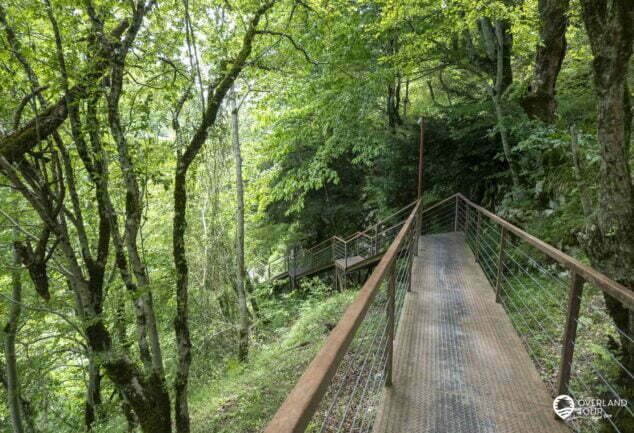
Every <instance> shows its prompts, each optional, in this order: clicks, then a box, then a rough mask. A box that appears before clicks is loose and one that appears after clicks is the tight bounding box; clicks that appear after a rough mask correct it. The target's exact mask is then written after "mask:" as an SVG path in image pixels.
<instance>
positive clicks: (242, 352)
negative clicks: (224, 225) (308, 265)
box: [230, 88, 249, 361]
mask: <svg viewBox="0 0 634 433" xmlns="http://www.w3.org/2000/svg"><path fill="white" fill-rule="evenodd" d="M230 104H231V139H232V144H233V155H234V158H235V166H236V292H237V294H238V311H239V312H240V331H239V345H238V356H239V358H240V360H241V361H245V360H246V359H247V356H248V354H249V309H248V307H247V294H246V285H245V270H244V184H243V180H242V155H241V153H240V134H239V126H240V125H239V119H238V106H237V104H236V94H235V88H234V89H232V92H231V98H230Z"/></svg>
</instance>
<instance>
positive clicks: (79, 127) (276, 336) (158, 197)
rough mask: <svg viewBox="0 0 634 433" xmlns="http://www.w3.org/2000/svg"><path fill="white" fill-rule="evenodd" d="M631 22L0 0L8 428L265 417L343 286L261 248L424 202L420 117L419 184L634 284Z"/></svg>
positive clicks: (342, 7) (590, 3) (345, 4)
mask: <svg viewBox="0 0 634 433" xmlns="http://www.w3.org/2000/svg"><path fill="white" fill-rule="evenodd" d="M632 29H634V5H633V4H632V2H631V1H628V0H613V1H612V0H611V1H607V0H570V1H568V0H565V1H563V0H561V1H558V0H501V1H472V0H447V1H429V0H423V1H421V0H416V1H414V0H362V1H348V0H329V1H324V0H267V1H256V0H231V1H226V0H164V1H156V0H134V1H128V2H119V1H113V0H82V1H81V2H77V1H72V0H2V1H0V101H1V102H0V265H1V266H0V327H1V329H2V332H1V333H0V338H1V341H2V343H3V351H4V357H2V358H0V379H2V380H1V383H0V385H1V386H0V433H8V432H11V431H13V432H15V433H22V432H28V433H36V432H37V433H40V432H41V433H46V432H53V431H55V432H63V431H68V432H76V431H82V430H87V431H99V432H100V431H103V432H122V431H143V432H146V433H149V432H172V431H176V432H178V433H188V432H189V431H195V432H199V431H232V432H235V431H245V432H246V431H257V430H258V429H259V428H261V427H262V425H263V423H264V422H265V421H266V419H268V417H270V415H271V413H272V411H274V410H275V408H276V406H277V405H278V404H279V402H280V401H281V399H283V396H284V394H285V391H286V390H287V389H288V388H290V387H291V386H292V383H293V380H294V377H293V378H291V376H285V375H284V372H295V373H297V372H299V371H301V368H302V367H303V366H304V365H305V364H306V363H307V361H308V360H309V359H310V356H311V354H312V353H314V351H315V350H316V348H317V347H318V346H319V342H320V341H321V340H322V339H323V337H324V336H325V335H326V333H327V330H328V329H329V327H331V326H332V323H334V322H336V318H337V316H338V314H340V312H341V311H342V309H343V307H344V306H345V305H346V303H347V302H349V300H350V299H351V298H352V294H353V291H352V290H351V291H347V292H344V293H334V291H333V290H332V288H329V287H327V286H326V285H325V283H324V282H319V281H311V282H306V283H305V284H304V285H303V286H302V287H299V288H296V290H293V291H289V290H288V288H286V287H278V286H270V285H265V286H259V285H257V284H255V283H254V281H252V279H251V278H250V277H251V276H252V274H253V269H254V268H255V267H256V266H258V265H259V264H260V263H262V262H267V261H269V260H272V259H275V258H278V257H281V256H283V255H285V254H287V252H288V251H289V250H291V249H293V248H297V247H298V246H304V247H306V246H310V245H311V244H314V243H316V242H319V241H320V240H323V239H326V238H327V237H329V236H331V235H341V236H347V235H349V234H352V233H354V232H356V231H357V230H360V229H362V228H363V227H366V226H368V225H369V224H370V223H372V222H375V221H377V220H378V219H380V218H381V217H382V216H385V215H387V214H389V213H390V212H391V211H393V210H395V209H398V208H400V207H402V206H404V205H406V204H408V203H410V202H412V201H413V200H415V199H416V186H417V178H416V177H417V166H418V146H419V143H418V137H419V128H420V126H419V123H418V121H419V119H420V118H423V119H424V122H423V125H424V128H425V132H424V133H425V165H424V186H425V189H424V195H423V200H424V201H425V202H426V203H431V202H433V201H435V200H439V199H442V198H445V197H447V196H449V195H450V194H453V193H455V192H462V193H464V194H465V195H466V196H468V197H470V198H471V199H473V200H474V201H477V202H479V203H481V204H483V205H484V206H485V207H488V208H491V209H494V210H495V211H496V212H497V213H499V214H500V215H502V216H504V217H505V218H507V219H509V220H510V221H512V222H514V223H515V224H518V225H521V226H522V227H523V228H525V229H526V230H527V231H529V232H531V233H533V234H535V235H537V236H539V237H541V238H543V239H544V240H546V241H548V242H550V243H551V244H553V245H555V246H557V247H558V248H560V249H562V250H564V251H566V252H568V253H570V254H571V255H574V256H577V257H579V258H581V259H582V260H584V261H587V262H589V263H590V264H592V265H593V266H594V267H596V268H597V269H599V270H600V271H602V272H604V273H606V274H607V275H609V276H610V277H612V278H614V279H616V280H617V281H619V282H620V283H622V284H624V285H625V286H627V287H630V288H632V287H634V186H633V185H634V182H633V181H632V171H631V167H632V163H634V157H633V156H632V152H631V149H632V137H631V133H630V129H631V117H632V113H631V107H630V102H629V99H630V89H631V87H632V85H634V73H633V72H632V69H631V68H630V66H631V64H632V58H631V54H632V41H633V38H634V35H633V30H632ZM572 143H576V146H575V145H571V144H572ZM236 152H237V153H236ZM237 155H238V156H240V158H236V156H237ZM236 160H239V161H240V160H241V162H240V163H239V167H240V168H241V172H239V171H238V174H236V173H237V171H236V168H237V166H236ZM242 192H243V194H242ZM241 195H243V201H244V209H243V213H241V212H239V211H238V209H240V206H239V205H238V204H239V203H240V202H241V200H242V199H240V198H239V197H240V196H241ZM241 215H242V216H241ZM242 225H244V227H243V228H244V240H243V243H242V242H241V241H240V239H241V235H240V233H241V231H240V230H241V228H242ZM236 233H237V234H236ZM241 245H242V246H241ZM241 263H243V264H242V265H241ZM606 296H607V295H606ZM606 303H607V306H608V309H609V312H610V316H611V317H612V319H613V320H614V321H615V323H617V325H619V326H620V327H621V329H627V330H629V332H630V335H632V334H631V333H632V332H633V331H634V319H633V317H634V314H632V313H631V312H629V311H628V310H626V309H624V308H623V307H622V306H621V305H620V304H618V303H617V302H616V301H614V300H613V299H611V298H610V297H609V296H607V298H606ZM300 340H301V341H300ZM630 341H631V339H630ZM298 345H299V346H298ZM615 345H616V346H615V348H614V350H615V353H616V352H618V353H619V356H621V357H622V358H620V359H622V360H623V363H624V364H625V365H628V366H634V345H632V344H631V343H628V341H627V340H626V339H624V340H623V341H620V342H616V343H615ZM287 351H291V352H293V353H295V352H298V353H299V352H301V354H300V355H297V358H296V361H291V360H290V358H287V355H286V354H287ZM277 356H281V357H283V358H284V359H285V361H284V362H283V363H282V364H281V365H278V366H277V367H279V371H277V370H276V372H275V373H274V374H273V373H272V375H271V376H270V377H267V376H266V375H267V374H268V373H271V369H272V368H277V367H272V366H275V365H276V361H275V359H277V358H275V357H277ZM293 356H295V355H293ZM275 387H277V388H276V389H275V391H271V389H270V388H275ZM632 389H634V387H633V388H632ZM273 394H274V396H273V397H271V395H273ZM223 429H225V430H223Z"/></svg>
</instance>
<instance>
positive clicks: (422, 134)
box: [418, 117, 425, 200]
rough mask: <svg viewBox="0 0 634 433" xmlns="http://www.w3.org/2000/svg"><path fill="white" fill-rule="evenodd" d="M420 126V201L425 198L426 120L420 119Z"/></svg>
mask: <svg viewBox="0 0 634 433" xmlns="http://www.w3.org/2000/svg"><path fill="white" fill-rule="evenodd" d="M418 124H419V125H420V139H419V142H418V144H419V149H418V199H419V200H420V199H421V197H422V196H423V164H424V156H425V155H424V149H425V120H424V119H423V118H422V117H421V118H420V119H418Z"/></svg>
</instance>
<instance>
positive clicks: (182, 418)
mask: <svg viewBox="0 0 634 433" xmlns="http://www.w3.org/2000/svg"><path fill="white" fill-rule="evenodd" d="M275 1H276V0H268V1H267V2H264V3H262V4H261V5H260V7H259V8H258V9H257V10H256V11H255V13H254V15H253V16H252V18H251V20H250V22H249V25H248V27H247V30H246V32H245V34H244V38H243V40H242V47H241V49H240V51H239V52H238V53H237V55H236V56H235V57H234V58H233V60H232V62H231V66H230V67H228V68H227V69H226V70H225V72H224V74H222V75H221V76H220V77H218V78H217V80H216V81H215V82H214V83H212V84H211V85H210V86H209V94H208V97H207V106H206V107H205V110H204V112H203V116H202V120H201V122H200V124H199V125H198V127H197V128H196V130H195V132H194V135H193V136H192V138H191V140H190V142H189V144H188V145H187V146H185V149H184V151H183V152H182V154H181V153H180V151H179V152H178V155H177V160H176V172H175V174H174V219H173V226H172V254H173V256H174V267H175V271H176V317H175V318H174V333H175V336H176V345H177V347H178V366H177V369H176V379H175V381H174V391H175V396H174V407H175V412H176V413H175V417H176V431H177V432H178V433H189V408H188V404H187V385H188V381H189V366H190V364H191V338H190V335H189V324H188V320H189V318H188V299H189V298H188V297H189V295H188V290H189V269H188V266H187V255H186V251H185V228H186V226H187V170H188V169H189V167H190V166H191V164H192V163H193V162H194V160H195V158H196V156H197V155H198V153H199V152H200V150H201V149H202V147H203V145H204V144H205V141H206V140H207V137H208V135H209V129H210V128H211V127H212V126H213V125H214V124H215V123H216V118H217V116H218V111H219V110H220V107H221V105H222V103H223V101H224V98H225V96H226V95H227V92H228V91H229V90H230V89H231V87H232V86H233V83H234V82H235V80H236V78H237V77H238V75H240V73H241V72H242V68H244V66H245V64H246V62H247V59H248V58H249V56H250V55H251V51H252V49H253V40H254V39H255V37H256V35H257V34H258V25H259V23H260V19H261V18H262V16H263V15H264V14H265V13H266V12H267V11H268V10H269V9H271V8H272V7H273V5H274V4H275Z"/></svg>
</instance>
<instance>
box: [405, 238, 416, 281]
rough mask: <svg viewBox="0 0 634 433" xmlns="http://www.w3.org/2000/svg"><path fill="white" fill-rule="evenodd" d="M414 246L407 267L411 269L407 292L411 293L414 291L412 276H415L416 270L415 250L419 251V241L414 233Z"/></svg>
mask: <svg viewBox="0 0 634 433" xmlns="http://www.w3.org/2000/svg"><path fill="white" fill-rule="evenodd" d="M411 236H412V240H411V242H412V245H411V246H410V250H411V251H410V252H409V260H408V263H407V266H408V267H409V269H408V272H409V278H408V281H407V291H408V292H411V291H412V275H413V269H414V249H417V250H418V239H417V238H416V233H414V232H412V235H411Z"/></svg>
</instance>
